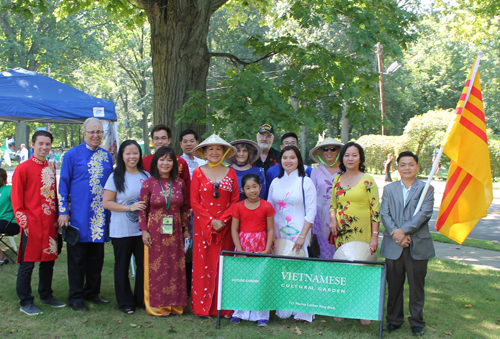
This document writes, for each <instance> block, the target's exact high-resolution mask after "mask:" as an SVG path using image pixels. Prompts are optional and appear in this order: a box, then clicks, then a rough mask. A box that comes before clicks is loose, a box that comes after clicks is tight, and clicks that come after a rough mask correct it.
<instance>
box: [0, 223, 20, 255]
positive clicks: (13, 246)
mask: <svg viewBox="0 0 500 339" xmlns="http://www.w3.org/2000/svg"><path fill="white" fill-rule="evenodd" d="M13 219H14V217H12V218H10V220H9V223H8V224H7V225H6V226H5V228H7V227H8V226H9V225H10V223H11V222H12V220H13ZM4 237H9V240H10V246H9V245H7V243H6V242H5V241H4V239H3V238H4ZM0 242H1V243H2V244H4V245H5V246H7V247H8V248H9V250H11V251H12V252H14V254H15V255H17V245H16V241H15V240H14V237H13V236H12V235H10V234H6V233H0ZM11 246H12V247H11ZM0 250H1V249H0ZM1 251H2V253H3V254H5V255H6V256H7V258H9V259H10V261H11V262H12V263H13V264H15V263H16V260H14V259H12V257H11V256H10V255H9V254H8V253H7V252H4V251H3V250H1Z"/></svg>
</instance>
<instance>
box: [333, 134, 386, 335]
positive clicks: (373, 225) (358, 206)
mask: <svg viewBox="0 0 500 339" xmlns="http://www.w3.org/2000/svg"><path fill="white" fill-rule="evenodd" d="M339 159H340V170H341V171H342V173H341V174H339V175H337V176H336V177H335V179H334V181H333V192H332V200H331V203H330V206H331V207H330V230H331V231H332V233H333V235H334V236H336V237H337V239H336V243H335V245H336V247H337V248H339V247H340V246H342V245H343V244H345V243H348V242H350V241H364V242H366V243H368V244H369V246H370V252H371V253H372V254H373V253H374V252H376V251H377V246H378V230H379V223H380V205H379V196H378V188H377V184H376V183H375V180H374V179H373V177H372V176H370V175H368V174H365V173H364V171H365V164H364V162H365V153H364V151H363V148H362V147H361V146H360V145H358V144H356V143H354V142H348V143H347V144H345V145H344V147H342V149H341V150H340V154H339ZM335 320H337V321H342V320H343V319H342V318H337V317H335ZM360 321H361V324H363V325H368V324H370V323H371V321H370V320H360Z"/></svg>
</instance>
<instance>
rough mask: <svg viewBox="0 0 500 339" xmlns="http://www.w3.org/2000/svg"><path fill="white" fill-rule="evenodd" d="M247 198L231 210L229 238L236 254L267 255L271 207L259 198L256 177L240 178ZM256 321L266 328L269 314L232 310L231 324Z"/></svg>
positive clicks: (270, 241)
mask: <svg viewBox="0 0 500 339" xmlns="http://www.w3.org/2000/svg"><path fill="white" fill-rule="evenodd" d="M241 186H242V187H243V192H244V193H245V195H246V197H247V198H246V199H245V200H242V201H240V202H238V203H236V204H235V205H234V207H233V211H232V217H233V221H232V224H231V235H232V237H233V242H234V245H235V246H236V251H238V252H249V253H262V254H269V253H270V252H271V246H272V245H273V241H274V214H275V213H276V212H275V211H274V208H273V206H272V205H271V204H270V203H268V202H267V201H265V200H262V199H261V198H260V197H259V194H260V189H261V184H260V178H259V176H258V175H256V174H247V175H245V176H244V177H243V178H242V179H241ZM241 319H243V320H249V321H257V325H258V326H267V323H268V321H269V311H234V313H233V317H232V318H231V322H232V323H233V324H238V323H239V322H240V320H241Z"/></svg>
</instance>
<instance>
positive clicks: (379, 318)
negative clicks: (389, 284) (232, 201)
mask: <svg viewBox="0 0 500 339" xmlns="http://www.w3.org/2000/svg"><path fill="white" fill-rule="evenodd" d="M234 255H242V256H245V257H263V258H271V259H285V260H290V261H310V262H328V263H336V264H347V265H349V266H351V265H353V266H360V265H363V266H372V267H373V266H382V268H381V269H380V279H379V280H378V283H379V284H380V285H379V286H377V289H378V290H379V298H378V315H377V319H376V320H375V321H379V322H380V326H379V338H382V334H383V314H384V303H385V283H386V263H385V261H356V260H355V261H349V260H334V259H319V258H302V257H288V256H283V255H271V254H256V253H245V252H233V251H221V254H220V257H219V280H218V295H217V325H216V328H217V329H220V315H221V309H222V300H223V297H224V296H225V294H224V292H227V291H225V290H224V288H225V286H224V284H223V279H224V256H226V257H227V258H228V260H229V258H231V259H234ZM230 263H231V262H230V261H228V265H229V264H230ZM229 267H231V265H229V266H228V268H229ZM282 274H283V273H282ZM233 280H234V279H233ZM363 287H365V286H363ZM226 289H227V287H226ZM226 298H227V297H226ZM278 309H280V308H278ZM311 313H312V312H311ZM317 314H319V315H325V316H331V315H328V314H322V313H321V312H319V313H317ZM335 316H336V315H335ZM345 318H349V317H345ZM354 319H357V318H354ZM373 319H374V318H372V320H373Z"/></svg>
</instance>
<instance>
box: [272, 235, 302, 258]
mask: <svg viewBox="0 0 500 339" xmlns="http://www.w3.org/2000/svg"><path fill="white" fill-rule="evenodd" d="M294 245H295V243H294V242H293V241H291V240H288V239H274V254H276V255H285V256H287V257H304V258H306V257H307V255H306V253H305V252H304V250H303V249H300V251H299V253H297V252H295V251H294V250H292V248H293V246H294Z"/></svg>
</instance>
